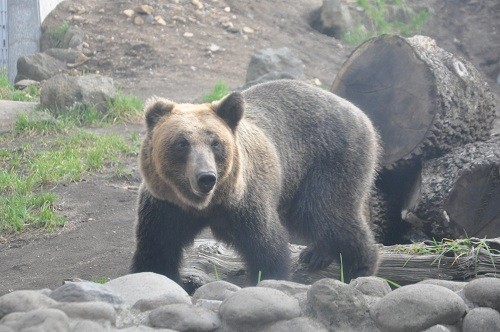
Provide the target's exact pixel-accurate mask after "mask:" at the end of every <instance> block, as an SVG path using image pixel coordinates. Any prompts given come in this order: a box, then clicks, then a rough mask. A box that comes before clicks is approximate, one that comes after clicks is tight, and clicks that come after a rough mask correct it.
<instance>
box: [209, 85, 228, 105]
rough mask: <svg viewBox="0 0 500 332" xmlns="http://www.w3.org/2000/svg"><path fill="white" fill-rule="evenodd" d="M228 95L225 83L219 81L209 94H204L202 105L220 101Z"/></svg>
mask: <svg viewBox="0 0 500 332" xmlns="http://www.w3.org/2000/svg"><path fill="white" fill-rule="evenodd" d="M228 93H229V88H228V86H227V84H226V82H224V81H222V80H220V81H217V82H216V83H215V85H214V87H213V89H212V91H210V92H209V93H207V94H205V95H204V96H203V102H204V103H211V102H213V101H217V100H220V99H222V98H224V97H225V96H226V95H227V94H228Z"/></svg>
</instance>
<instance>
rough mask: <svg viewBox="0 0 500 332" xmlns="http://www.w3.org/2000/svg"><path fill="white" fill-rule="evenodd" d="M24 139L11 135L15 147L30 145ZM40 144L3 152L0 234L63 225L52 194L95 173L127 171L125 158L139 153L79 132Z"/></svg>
mask: <svg viewBox="0 0 500 332" xmlns="http://www.w3.org/2000/svg"><path fill="white" fill-rule="evenodd" d="M22 121H27V120H26V118H23V120H22ZM18 126H20V125H18ZM32 127H33V126H28V127H27V128H32ZM22 135H25V136H22ZM26 135H27V134H26V133H24V134H22V133H19V132H17V133H14V134H12V137H11V138H10V141H11V143H12V144H11V145H13V146H15V142H16V141H17V140H23V141H28V140H29V139H27V138H31V137H27V136H26ZM38 138H39V137H38ZM8 140H9V139H7V140H4V141H3V143H5V141H8ZM36 141H37V143H36V144H37V145H32V144H27V143H25V144H22V145H21V146H15V147H14V148H4V147H2V148H0V166H1V170H0V233H3V234H6V233H7V234H9V233H17V232H21V231H23V230H25V229H32V228H46V229H49V230H50V229H53V228H55V227H57V226H60V225H62V224H63V223H64V218H63V217H62V216H60V215H58V214H57V212H56V200H57V197H56V196H55V195H54V194H52V193H50V192H48V189H50V188H52V187H53V186H55V185H56V184H57V183H69V182H73V181H80V180H82V178H83V177H84V176H85V175H86V174H89V173H92V172H99V171H101V170H104V169H115V168H120V167H121V168H123V162H122V159H123V156H124V155H126V154H137V153H138V147H137V146H135V144H133V145H129V144H128V143H126V142H125V140H124V139H123V138H121V137H119V136H117V135H114V134H106V135H96V134H92V133H89V132H86V131H84V130H82V129H78V128H77V129H76V130H73V132H71V133H68V132H57V131H56V132H53V131H52V135H51V136H50V137H49V136H47V137H44V139H37V140H36Z"/></svg>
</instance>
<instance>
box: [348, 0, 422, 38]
mask: <svg viewBox="0 0 500 332" xmlns="http://www.w3.org/2000/svg"><path fill="white" fill-rule="evenodd" d="M357 3H358V6H360V7H361V8H363V10H364V12H365V14H366V18H367V19H368V20H369V23H370V25H371V26H372V29H371V31H369V30H367V29H366V28H365V27H364V26H363V25H362V24H359V25H357V26H356V28H355V29H354V30H353V31H349V32H347V33H345V34H344V36H343V37H342V39H343V40H344V41H345V42H347V43H349V44H355V45H357V44H360V43H362V42H364V41H365V40H367V39H370V38H372V37H376V36H379V35H382V34H399V35H403V36H412V35H415V34H418V33H421V32H422V30H423V26H424V23H425V21H426V20H427V19H428V18H429V15H430V14H429V12H428V11H426V10H420V11H418V12H415V11H414V10H413V9H412V8H411V7H410V6H408V5H407V4H406V1H404V0H357ZM389 7H390V8H392V10H393V11H395V10H399V11H401V12H404V13H405V16H406V19H404V22H403V21H402V20H400V19H398V18H397V16H398V15H396V14H392V15H391V13H390V10H389Z"/></svg>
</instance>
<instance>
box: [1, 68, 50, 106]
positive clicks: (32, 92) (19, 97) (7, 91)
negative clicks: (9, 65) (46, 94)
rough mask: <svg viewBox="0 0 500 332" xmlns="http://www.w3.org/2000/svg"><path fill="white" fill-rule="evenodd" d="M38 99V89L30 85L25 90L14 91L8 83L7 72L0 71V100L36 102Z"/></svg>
mask: <svg viewBox="0 0 500 332" xmlns="http://www.w3.org/2000/svg"><path fill="white" fill-rule="evenodd" d="M39 97H40V89H38V88H37V87H36V86H34V85H30V86H29V87H27V88H26V89H25V90H16V89H15V88H14V86H12V84H10V82H9V78H8V77H7V72H6V71H5V70H0V99H3V100H14V101H36V100H37V99H38V98H39Z"/></svg>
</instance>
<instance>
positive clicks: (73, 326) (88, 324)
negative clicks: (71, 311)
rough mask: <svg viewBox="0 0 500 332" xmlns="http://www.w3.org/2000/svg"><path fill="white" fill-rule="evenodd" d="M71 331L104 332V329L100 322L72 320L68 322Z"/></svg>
mask: <svg viewBox="0 0 500 332" xmlns="http://www.w3.org/2000/svg"><path fill="white" fill-rule="evenodd" d="M69 326H70V330H71V332H89V331H92V332H105V331H107V329H105V328H104V327H103V326H101V325H100V324H98V323H96V322H93V321H91V320H73V321H71V322H70V323H69Z"/></svg>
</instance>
